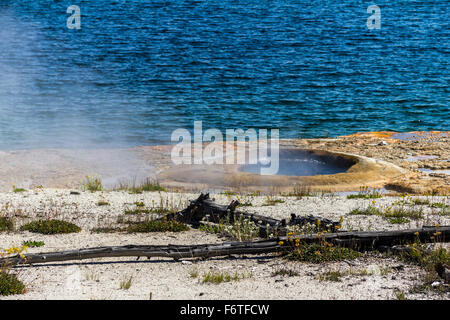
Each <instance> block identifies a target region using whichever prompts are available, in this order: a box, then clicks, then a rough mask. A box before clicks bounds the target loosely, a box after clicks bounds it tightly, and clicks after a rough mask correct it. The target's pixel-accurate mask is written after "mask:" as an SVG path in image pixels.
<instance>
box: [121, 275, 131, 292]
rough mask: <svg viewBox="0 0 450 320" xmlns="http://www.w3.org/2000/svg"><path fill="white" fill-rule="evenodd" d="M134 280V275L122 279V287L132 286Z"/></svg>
mask: <svg viewBox="0 0 450 320" xmlns="http://www.w3.org/2000/svg"><path fill="white" fill-rule="evenodd" d="M132 282H133V277H130V278H128V279H125V280H122V281H120V289H122V290H128V289H130V288H131V284H132Z"/></svg>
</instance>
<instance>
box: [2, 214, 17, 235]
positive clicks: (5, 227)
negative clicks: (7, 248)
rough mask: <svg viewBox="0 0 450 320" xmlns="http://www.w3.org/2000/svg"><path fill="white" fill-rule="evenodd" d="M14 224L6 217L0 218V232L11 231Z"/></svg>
mask: <svg viewBox="0 0 450 320" xmlns="http://www.w3.org/2000/svg"><path fill="white" fill-rule="evenodd" d="M13 229H14V223H13V221H12V220H11V219H10V218H8V217H0V232H3V231H13Z"/></svg>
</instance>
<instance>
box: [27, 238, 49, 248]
mask: <svg viewBox="0 0 450 320" xmlns="http://www.w3.org/2000/svg"><path fill="white" fill-rule="evenodd" d="M44 245H45V243H44V241H32V240H29V241H23V242H22V246H26V247H29V248H38V247H43V246H44Z"/></svg>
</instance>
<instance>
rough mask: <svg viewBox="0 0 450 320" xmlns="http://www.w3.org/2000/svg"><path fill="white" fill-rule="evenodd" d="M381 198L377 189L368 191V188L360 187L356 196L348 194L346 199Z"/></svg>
mask: <svg viewBox="0 0 450 320" xmlns="http://www.w3.org/2000/svg"><path fill="white" fill-rule="evenodd" d="M381 197H382V195H381V193H380V192H379V191H378V190H377V189H375V190H370V189H369V187H366V186H362V187H360V188H359V193H358V194H349V195H348V196H347V199H377V198H381Z"/></svg>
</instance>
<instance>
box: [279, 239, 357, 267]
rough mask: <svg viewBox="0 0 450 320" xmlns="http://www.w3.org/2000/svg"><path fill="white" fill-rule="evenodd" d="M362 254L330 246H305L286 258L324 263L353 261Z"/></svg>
mask: <svg viewBox="0 0 450 320" xmlns="http://www.w3.org/2000/svg"><path fill="white" fill-rule="evenodd" d="M360 256H361V254H360V253H359V252H358V251H355V250H353V249H350V248H345V247H334V246H331V245H330V244H328V245H323V244H305V245H303V246H301V248H298V249H297V250H294V251H293V252H291V253H289V254H288V255H287V256H286V257H287V258H288V259H289V260H295V261H304V262H312V263H322V262H328V261H342V260H353V259H356V258H358V257H360Z"/></svg>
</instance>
